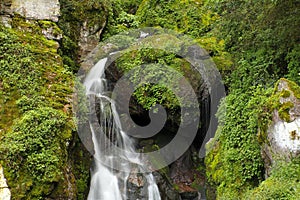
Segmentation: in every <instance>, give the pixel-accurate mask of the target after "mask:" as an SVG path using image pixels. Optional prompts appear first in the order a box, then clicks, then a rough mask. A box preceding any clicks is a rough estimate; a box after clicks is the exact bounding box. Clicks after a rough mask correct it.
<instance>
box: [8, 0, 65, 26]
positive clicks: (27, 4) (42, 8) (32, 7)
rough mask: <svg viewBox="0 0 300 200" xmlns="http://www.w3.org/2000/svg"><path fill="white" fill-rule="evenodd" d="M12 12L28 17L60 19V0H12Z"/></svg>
mask: <svg viewBox="0 0 300 200" xmlns="http://www.w3.org/2000/svg"><path fill="white" fill-rule="evenodd" d="M10 12H11V13H14V12H16V13H19V14H20V15H22V16H25V17H26V18H28V19H39V20H45V19H48V20H52V21H54V22H57V21H58V17H59V15H60V6H59V1H58V0H39V1H35V0H12V1H11V8H10Z"/></svg>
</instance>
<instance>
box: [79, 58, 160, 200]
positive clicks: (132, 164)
mask: <svg viewBox="0 0 300 200" xmlns="http://www.w3.org/2000/svg"><path fill="white" fill-rule="evenodd" d="M106 62H107V58H104V59H102V60H100V61H99V62H98V63H97V64H96V65H95V66H94V67H93V68H92V69H91V70H90V72H89V73H88V75H87V76H86V78H85V80H84V86H85V88H86V96H87V98H88V99H89V102H90V112H91V113H93V112H94V116H97V117H92V118H90V119H89V125H90V129H91V133H92V141H93V144H94V152H95V153H94V166H93V168H92V170H91V175H92V178H91V186H90V191H89V195H88V200H127V199H130V198H129V197H128V189H129V188H128V187H127V186H128V181H129V179H130V178H131V179H132V177H137V173H139V174H143V176H144V179H143V180H144V183H143V185H142V186H143V189H142V190H143V199H148V200H160V199H161V198H160V194H159V190H158V187H157V185H156V183H155V179H154V177H153V175H152V173H149V172H147V173H143V171H144V170H143V167H144V165H143V164H142V163H143V162H144V161H143V160H142V158H140V157H138V156H132V155H133V153H135V146H134V140H133V139H132V138H130V137H129V136H128V135H127V134H126V133H125V132H124V131H123V129H122V126H121V123H120V117H119V114H118V113H117V111H116V105H115V102H114V100H113V99H111V98H110V96H109V92H108V91H107V80H106V79H105V73H104V72H105V65H106ZM96 109H97V110H98V111H97V113H96ZM134 155H137V154H134ZM134 200H135V199H134Z"/></svg>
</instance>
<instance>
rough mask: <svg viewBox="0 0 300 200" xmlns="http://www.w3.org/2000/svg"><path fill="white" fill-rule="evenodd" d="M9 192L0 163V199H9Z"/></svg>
mask: <svg viewBox="0 0 300 200" xmlns="http://www.w3.org/2000/svg"><path fill="white" fill-rule="evenodd" d="M10 198H11V194H10V190H9V188H8V186H7V183H6V179H5V178H4V173H3V168H2V166H1V165H0V199H1V200H10Z"/></svg>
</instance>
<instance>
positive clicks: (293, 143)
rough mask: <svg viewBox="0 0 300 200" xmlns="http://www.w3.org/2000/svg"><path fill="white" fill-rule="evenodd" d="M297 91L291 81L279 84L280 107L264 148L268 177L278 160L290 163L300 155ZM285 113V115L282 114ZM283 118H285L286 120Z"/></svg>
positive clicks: (282, 80) (299, 112) (299, 118)
mask: <svg viewBox="0 0 300 200" xmlns="http://www.w3.org/2000/svg"><path fill="white" fill-rule="evenodd" d="M297 91H298V92H299V87H298V86H296V85H294V83H292V82H290V81H287V80H285V79H281V80H280V81H279V82H278V86H277V91H276V93H277V95H278V94H279V95H278V97H277V100H278V101H279V105H280V106H279V108H278V109H275V110H274V112H273V115H272V119H273V120H272V123H271V125H270V126H269V127H268V130H267V143H266V144H264V146H263V148H262V155H263V159H264V162H265V168H266V174H265V176H266V177H268V176H269V175H270V172H271V168H272V165H273V164H274V163H275V162H276V160H278V159H280V160H285V161H290V160H291V159H292V158H294V157H296V156H298V155H300V99H299V97H298V96H297ZM275 95H276V94H275ZM297 97H298V98H297ZM284 105H288V107H287V106H284ZM284 112H285V115H284V114H282V113H284ZM282 116H285V117H284V119H282V118H283V117H282Z"/></svg>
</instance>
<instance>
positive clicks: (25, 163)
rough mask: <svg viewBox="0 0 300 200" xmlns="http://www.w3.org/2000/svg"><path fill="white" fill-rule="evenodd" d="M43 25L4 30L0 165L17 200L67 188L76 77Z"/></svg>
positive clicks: (17, 23) (19, 21)
mask: <svg viewBox="0 0 300 200" xmlns="http://www.w3.org/2000/svg"><path fill="white" fill-rule="evenodd" d="M41 23H42V24H43V26H46V25H49V24H48V23H46V22H35V21H28V22H27V21H26V20H24V19H23V18H21V17H19V16H15V18H13V27H14V29H9V28H5V27H3V26H2V25H0V54H1V60H0V71H1V73H0V85H1V90H0V96H1V98H0V110H1V118H0V129H1V134H0V141H1V142H0V149H1V150H0V151H1V154H0V160H1V164H2V165H3V166H4V169H5V175H6V178H7V180H8V185H9V186H10V187H11V192H12V196H13V197H14V198H15V199H21V198H23V199H43V198H44V197H45V196H48V195H50V194H52V192H53V190H54V189H55V190H56V189H60V190H64V189H65V187H67V183H66V181H67V180H66V179H65V174H64V170H65V168H66V165H67V158H68V157H67V145H68V143H69V141H70V138H71V135H72V131H73V129H74V127H73V123H72V119H71V116H70V114H71V110H70V105H69V99H70V98H71V94H72V90H71V86H72V80H73V75H72V74H71V73H69V72H67V71H66V70H65V68H64V67H63V64H62V60H61V57H60V56H59V55H58V54H57V48H58V44H57V42H55V41H51V40H47V39H45V37H44V36H42V35H41V33H40V30H41V27H40V26H41ZM49 26H51V24H50V25H49ZM2 97H3V98H2ZM2 116H3V117H2Z"/></svg>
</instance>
